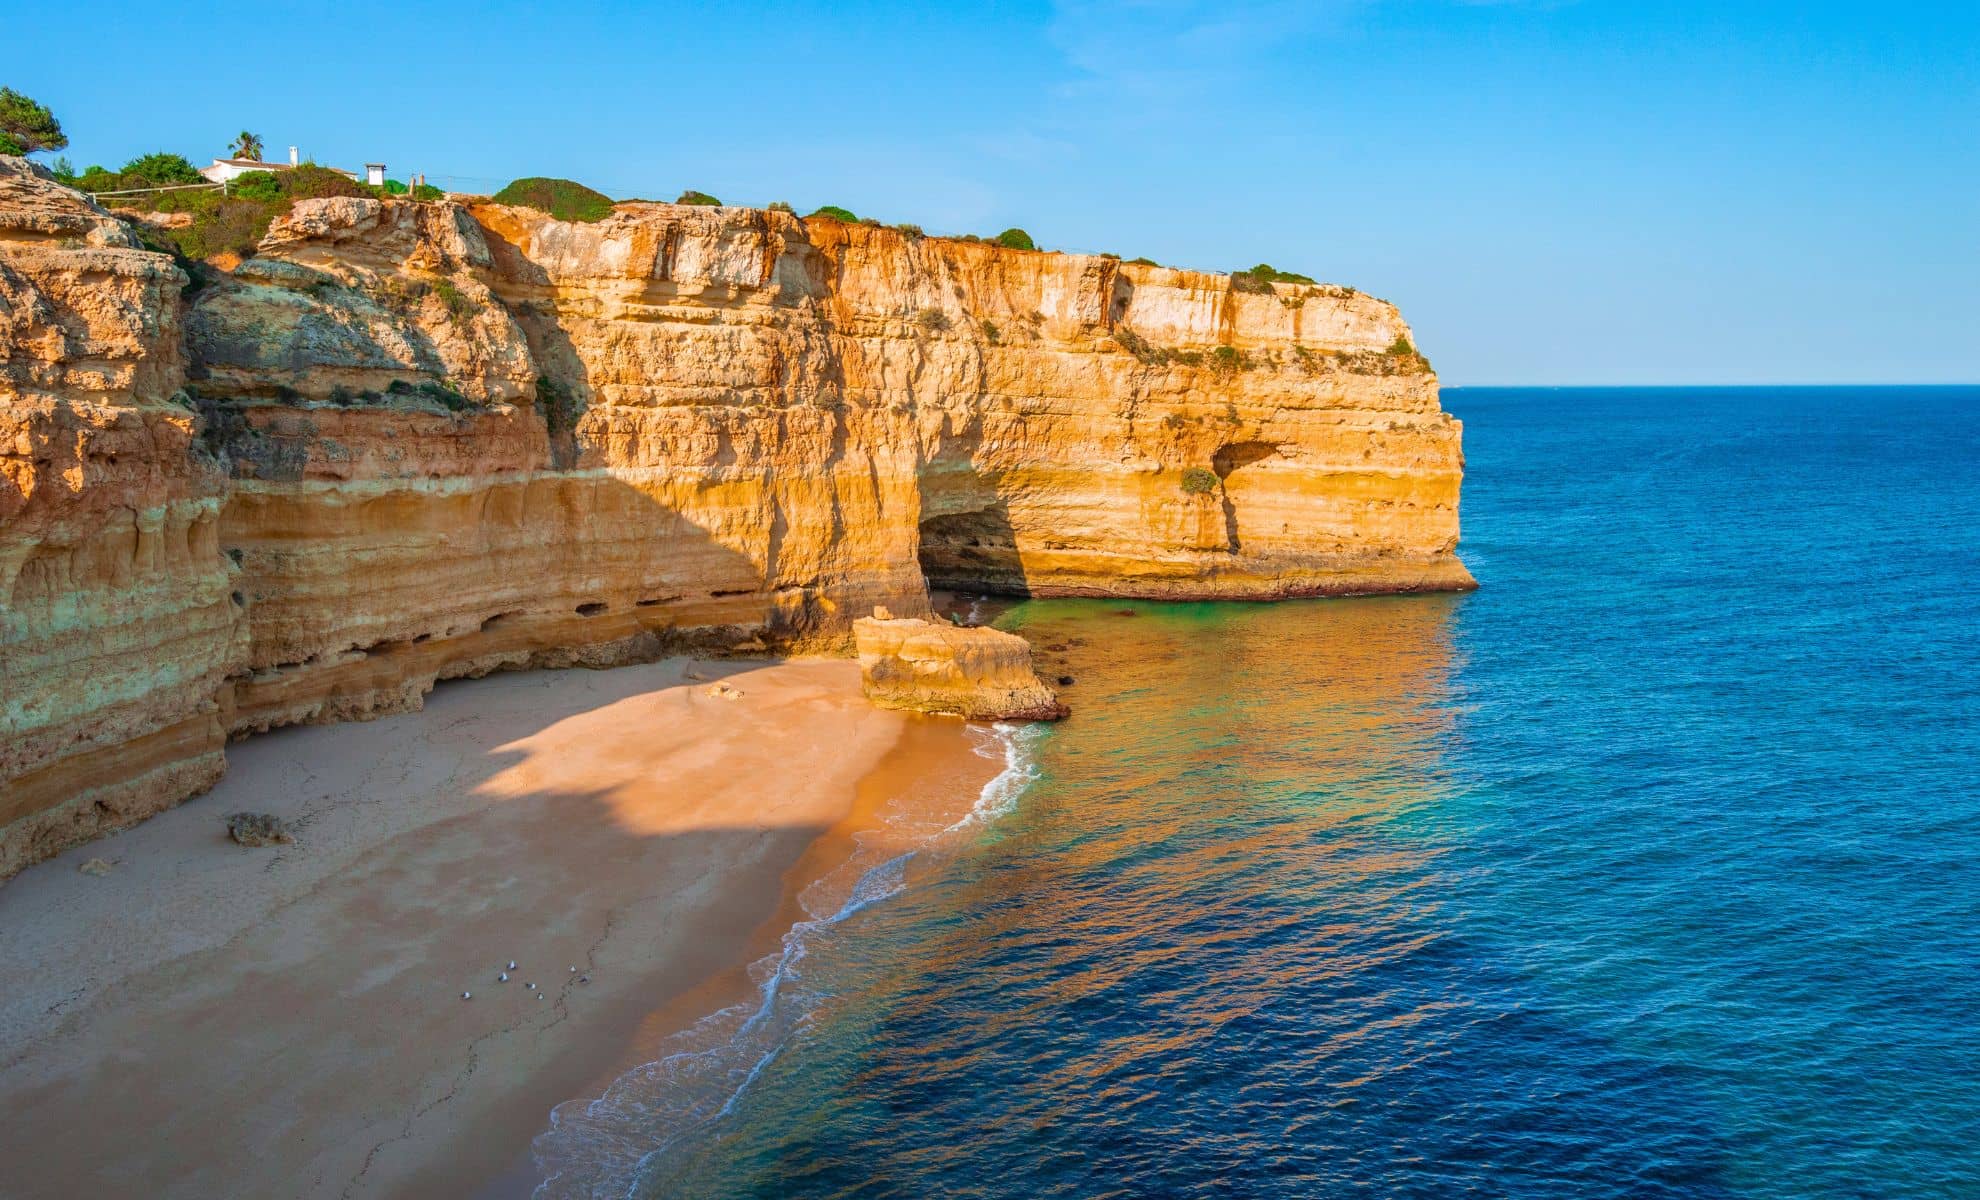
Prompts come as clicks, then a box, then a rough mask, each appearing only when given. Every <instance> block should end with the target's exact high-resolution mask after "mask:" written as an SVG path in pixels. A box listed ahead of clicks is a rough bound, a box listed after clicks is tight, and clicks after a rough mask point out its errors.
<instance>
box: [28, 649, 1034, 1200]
mask: <svg viewBox="0 0 1980 1200" xmlns="http://www.w3.org/2000/svg"><path fill="white" fill-rule="evenodd" d="M690 670H691V671H693V672H694V673H695V674H699V675H702V676H704V677H705V678H704V679H701V680H690V679H688V678H686V677H685V674H686V673H687V672H689V671H690ZM718 679H721V680H725V681H726V682H728V683H729V684H731V685H732V686H733V687H735V688H737V689H739V690H740V691H741V692H742V696H741V697H740V698H739V699H724V698H720V697H718V696H714V695H711V694H710V688H711V687H712V685H713V683H714V681H716V680H718ZM229 758H230V761H231V764H232V765H231V767H230V769H229V772H228V775H227V777H226V779H224V780H223V781H222V782H221V784H220V785H219V786H217V787H216V788H215V789H214V790H213V791H212V792H210V793H208V794H207V795H206V796H203V797H200V798H198V799H196V800H194V801H192V802H189V803H188V804H186V805H184V806H182V807H181V808H178V809H175V810H173V811H171V812H169V813H165V814H163V815H161V816H159V817H157V818H155V819H153V820H151V821H149V822H146V823H145V824H143V825H140V826H138V827H137V828H135V829H132V830H129V831H127V832H125V833H123V834H120V835H118V836H116V837H112V838H108V839H104V840H102V841H99V842H95V843H92V844H90V845H88V846H84V847H81V848H79V849H77V850H74V851H71V852H69V853H68V854H65V855H63V856H61V857H59V858H57V859H54V860H52V861H50V862H47V863H43V864H41V865H39V866H37V867H34V868H31V869H30V870H28V871H26V872H24V873H22V874H21V875H20V876H18V877H17V878H16V879H14V880H13V881H12V882H10V883H8V884H7V885H6V886H5V887H0V1130H4V1132H0V1162H4V1163H5V1176H6V1178H5V1189H4V1190H5V1192H6V1194H7V1195H9V1196H22V1197H39V1196H72V1195H90V1194H95V1195H115V1194H144V1195H151V1196H160V1197H174V1196H199V1197H208V1196H217V1195H243V1196H246V1195H256V1196H261V1195H266V1196H308V1197H330V1196H336V1197H342V1196H441V1195H471V1194H482V1195H518V1194H526V1193H527V1191H528V1189H529V1186H530V1184H531V1182H532V1180H531V1179H530V1178H529V1177H528V1176H529V1174H530V1172H529V1169H528V1160H527V1157H526V1155H527V1150H528V1146H529V1142H530V1139H531V1138H532V1137H533V1136H534V1135H535V1134H536V1133H537V1132H538V1131H539V1130H540V1129H541V1128H542V1127H543V1125H544V1123H545V1121H546V1119H547V1116H548V1113H549V1110H550V1109H551V1108H552V1107H553V1106H554V1105H556V1104H557V1103H559V1102H562V1101H564V1100H568V1099H571V1098H573V1097H579V1096H585V1095H589V1094H595V1093H596V1092H597V1091H599V1090H600V1089H601V1088H602V1086H603V1084H604V1083H606V1082H609V1081H610V1079H611V1078H613V1077H614V1076H615V1075H616V1074H617V1073H618V1072H620V1071H622V1070H624V1069H626V1068H627V1067H629V1066H632V1065H635V1064H637V1063H638V1062H641V1061H644V1060H643V1059H642V1058H641V1057H640V1055H641V1053H642V1050H643V1049H645V1048H647V1047H650V1046H651V1045H653V1044H655V1043H657V1042H658V1041H659V1040H660V1039H661V1038H663V1037H665V1036H666V1035H667V1034H669V1033H671V1032H673V1031H674V1030H676V1029H679V1028H682V1027H684V1026H685V1025H687V1024H689V1023H691V1022H692V1021H693V1020H694V1019H695V1018H696V1017H698V1016H700V1015H702V1014H703V1013H706V1012H708V1011H712V1010H713V1009H715V1008H717V1007H720V1006H721V1005H723V1004H726V1003H732V1002H733V1001H734V1000H735V999H736V998H737V997H738V996H740V995H742V994H743V993H744V992H745V991H746V989H747V988H748V987H749V983H748V979H747V974H746V965H747V964H748V963H749V962H751V961H753V960H754V959H755V958H757V957H759V956H760V955H761V954H763V953H766V952H767V950H768V949H769V948H772V947H774V946H775V945H776V942H777V939H778V938H779V937H780V936H781V935H782V932H783V930H785V929H787V928H789V926H790V923H791V921H792V920H793V919H794V917H795V914H796V911H797V909H796V897H797V895H798V893H799V892H800V891H801V890H802V889H803V888H804V887H805V886H807V885H808V884H809V883H810V882H811V881H812V880H813V879H815V878H816V877H817V876H818V875H820V874H821V873H827V872H830V871H832V870H834V869H835V868H836V867H837V866H838V865H839V864H841V863H843V862H844V861H845V860H846V858H847V856H848V854H849V852H850V847H851V844H852V839H853V838H855V837H856V836H858V835H859V834H860V833H861V832H862V831H863V830H867V829H869V828H870V827H871V826H873V824H874V823H875V822H876V820H877V817H878V810H879V808H880V807H881V806H882V805H884V804H886V803H887V802H888V800H889V799H890V798H892V797H896V796H900V795H903V794H907V793H909V792H914V793H916V794H918V795H920V796H922V797H923V802H924V803H927V804H929V805H931V806H932V807H933V808H936V809H941V810H944V811H950V812H954V811H960V810H961V809H964V808H967V806H968V803H969V802H970V801H971V800H973V799H974V796H975V794H976V791H977V790H978V789H980V788H981V786H982V784H983V783H984V782H985V781H987V780H988V778H989V777H990V776H991V775H993V774H994V773H995V772H996V770H997V769H998V766H999V765H1000V764H996V763H992V762H990V761H988V760H985V759H982V758H980V757H977V756H976V755H975V754H974V753H972V750H971V743H970V741H969V740H968V737H967V735H966V734H965V733H964V732H963V730H962V728H961V726H960V725H959V724H956V723H952V722H932V721H926V720H920V719H915V718H908V717H904V716H902V715H900V714H897V713H890V712H883V711H880V710H877V709H874V708H872V707H870V706H868V705H867V704H866V703H865V702H864V701H863V700H862V699H861V698H860V696H859V686H858V669H857V667H856V666H855V665H854V664H851V663H848V662H843V661H834V660H807V661H797V662H789V663H780V664H775V665H748V664H733V663H731V664H722V665H714V664H707V663H702V664H699V665H692V664H689V663H688V662H686V661H683V660H673V661H669V662H665V663H657V664H652V665H649V666H639V667H627V668H622V669H619V670H615V671H606V672H593V671H554V672H538V673H532V674H524V675H504V676H496V677H492V678H489V679H484V680H474V681H462V682H458V683H453V684H448V685H443V686H442V687H441V688H440V689H438V690H437V691H436V692H435V693H434V694H433V696H431V697H430V698H429V700H428V703H427V707H426V709H425V711H424V712H421V713H415V714H407V715H404V716H399V717H392V718H388V719H385V720H381V721H377V722H371V723H367V724H359V725H340V726H323V727H311V728H304V729H291V730H282V731H277V732H276V733H273V734H270V735H266V736H264V737H260V738H255V739H251V740H249V741H247V742H244V743H240V744H238V745H236V746H234V747H232V748H231V749H230V751H229ZM243 809H247V810H252V811H261V812H270V813H274V814H275V815H277V816H281V817H283V818H284V819H287V820H290V821H292V822H294V823H295V824H296V825H297V827H298V830H299V834H298V838H299V840H298V842H297V844H296V845H294V846H281V847H272V848H265V849H245V848H241V847H238V846H235V845H233V844H232V843H231V842H229V841H227V840H226V839H225V836H224V833H223V823H222V818H223V816H224V815H225V814H226V813H229V812H234V811H239V810H243ZM91 859H102V860H105V861H107V862H109V863H110V864H112V865H111V869H110V871H109V873H108V874H106V875H102V876H100V877H99V876H92V875H87V874H83V873H81V872H80V871H79V870H78V868H79V867H80V866H81V865H82V864H83V863H85V862H87V861H88V860H91ZM511 959H513V960H515V961H516V962H517V963H518V964H519V966H518V969H517V970H516V971H514V972H511V973H510V974H511V977H512V981H511V982H509V983H500V982H497V980H496V974H497V972H498V971H499V970H501V969H502V967H503V965H504V964H505V963H506V962H508V961H509V960H511ZM572 966H575V967H577V968H578V971H577V972H576V973H573V972H571V971H570V970H569V968H570V967H572ZM581 976H588V977H589V979H590V982H589V983H580V982H579V978H580V977H581ZM526 982H534V983H536V984H537V985H538V987H537V988H536V989H534V990H532V989H529V988H526V987H525V986H524V984H525V983H526ZM463 991H470V992H472V993H473V998H472V999H470V1000H462V999H461V993H462V992H463ZM539 995H540V996H541V997H542V998H541V999H539V998H538V997H539Z"/></svg>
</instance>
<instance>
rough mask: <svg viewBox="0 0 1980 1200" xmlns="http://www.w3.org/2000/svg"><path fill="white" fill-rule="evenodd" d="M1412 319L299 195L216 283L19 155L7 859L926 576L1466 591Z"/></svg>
mask: <svg viewBox="0 0 1980 1200" xmlns="http://www.w3.org/2000/svg"><path fill="white" fill-rule="evenodd" d="M1408 339H1409V330H1408V327H1407V326H1406V325H1405V324H1404V323H1403V321H1402V319H1401V317H1400V316H1399V315H1398V313H1397V312H1396V310H1395V309H1394V307H1393V306H1391V305H1389V304H1386V303H1384V302H1382V301H1379V300H1375V299H1373V298H1371V297H1368V296H1364V295H1361V294H1359V293H1355V292H1352V291H1350V290H1348V289H1343V288H1335V287H1325V286H1304V285H1301V286H1293V285H1284V284H1280V285H1257V286H1253V287H1250V288H1245V287H1238V286H1234V282H1233V280H1232V279H1231V278H1230V277H1228V276H1223V275H1213V274H1204V273H1197V272H1188V271H1178V270H1170V269H1166V268H1160V267H1150V266H1140V265H1133V264H1124V263H1121V262H1119V261H1117V260H1113V259H1109V258H1102V257H1090V256H1082V255H1062V254H1048V253H1037V252H1024V251H1015V250H1008V249H1003V248H1000V247H996V246H991V245H986V244H980V243H970V242H962V241H954V240H944V239H938V238H917V237H909V236H907V235H904V234H902V233H899V232H896V231H893V230H888V229H881V228H874V227H868V226H862V225H846V224H840V223H838V222H834V221H829V220H825V219H812V220H809V221H801V220H799V219H797V218H795V217H793V216H790V215H788V214H782V213H776V212H767V211H759V210H753V209H740V208H712V207H677V206H674V205H665V204H645V203H628V204H622V205H620V206H618V208H617V210H616V211H615V212H614V213H613V215H612V216H610V217H609V218H607V219H605V220H603V221H599V222H596V223H592V224H574V223H566V222H560V221H556V220H553V219H551V218H550V217H548V216H546V215H544V214H542V213H538V212H534V211H531V210H527V209H516V208H507V207H501V206H495V205H486V204H477V205H462V204H456V203H451V202H440V203H430V204H415V203H409V202H398V201H378V200H370V199H347V198H339V199H329V200H317V201H305V202H302V203H300V204H298V205H297V206H296V209H295V211H294V212H293V213H292V214H291V215H290V216H289V217H287V218H285V219H283V220H280V221H278V222H277V223H276V225H275V226H274V228H272V229H271V230H270V232H269V234H268V236H267V238H266V239H265V240H264V241H263V243H262V246H261V248H260V251H259V253H258V254H257V255H256V256H255V257H254V258H252V259H249V260H248V261H247V262H245V263H243V264H242V265H241V266H240V268H239V269H237V270H236V271H234V272H232V273H231V274H220V275H217V276H216V277H214V278H210V279H207V278H205V277H204V274H203V275H202V279H201V280H200V281H199V282H198V283H195V282H194V281H192V280H189V279H188V277H187V275H186V274H185V273H184V272H182V271H181V270H180V269H179V268H178V267H176V266H174V264H173V262H172V260H171V259H170V258H168V257H167V256H166V255H163V254H159V253H153V252H150V251H147V250H144V249H142V248H140V243H139V242H138V240H137V238H136V237H135V236H134V235H133V233H132V232H131V230H130V227H128V226H126V225H125V224H124V223H123V222H121V221H119V220H117V219H115V218H112V217H110V216H108V215H107V214H105V213H103V212H102V210H100V209H97V208H95V207H94V206H93V205H91V204H90V203H89V202H88V201H87V200H86V199H85V198H83V197H81V196H79V195H78V194H76V193H74V192H71V191H69V190H68V189H66V188H62V187H60V186H59V185H57V184H56V183H54V182H53V181H52V179H50V178H49V177H48V176H47V175H46V174H45V173H44V172H41V171H39V169H37V168H31V167H29V166H27V165H26V164H24V163H23V162H22V161H21V160H19V159H11V158H0V356H4V357H0V470H4V478H5V481H6V482H5V485H4V487H3V488H0V520H4V528H3V529H0V598H4V599H5V601H6V610H5V616H4V623H0V658H3V660H4V676H0V682H4V684H5V695H4V702H3V703H0V720H4V724H0V736H3V737H4V744H5V751H4V755H3V756H0V875H3V874H4V873H6V872H8V871H10V870H12V869H15V868H17V867H18V866H19V865H20V864H21V863H23V862H25V861H30V860H32V859H33V858H35V857H39V856H41V855H43V854H46V853H48V852H50V851H52V850H54V849H58V848H60V847H61V846H62V845H65V844H69V843H71V842H73V841H75V840H77V839H79V838H82V837H87V836H90V835H92V834H93V833H95V832H96V831H98V830H99V829H102V828H107V827H110V826H113V825H115V824H118V823H120V822H124V821H128V820H130V819H134V818H136V817H138V816H142V815H143V814H145V813H146V812H149V811H152V810H155V809H156V808H158V807H160V806H163V805H167V804H171V803H174V802H176V801H177V800H179V799H181V798H183V797H184V796H186V795H189V794H191V793H193V792H195V791H197V790H198V789H200V788H201V787H203V786H205V785H206V784H207V783H209V782H210V781H211V779H212V778H213V777H214V776H215V775H216V774H217V773H218V772H219V771H220V770H221V769H222V757H221V754H222V744H223V741H224V738H225V737H226V736H227V735H229V734H235V735H238V734H243V733H247V732H252V731H255V730H261V729H267V728H270V727H272V726H275V725H280V724H286V723H293V722H298V721H323V720H338V719H345V718H351V717H362V716H368V715H373V714H377V713H382V712H391V711H397V710H402V709H405V708H408V707H417V706H418V704H419V703H420V699H421V697H422V696H423V694H424V693H425V691H426V690H427V689H428V688H430V687H431V686H432V685H433V682H434V681H435V680H436V679H443V678H448V677H453V676H461V675H473V674H479V673H483V672H486V671H490V670H495V669H500V668H506V667H520V666H548V665H570V664H588V665H606V664H611V663H616V662H625V661H631V660H634V659H638V658H645V657H651V656H654V655H658V654H661V653H665V652H667V651H669V650H672V649H678V648H690V647H692V648H698V649H704V650H718V651H719V650H725V649H730V648H735V647H738V646H740V647H742V648H745V649H749V648H756V647H769V648H774V649H783V650H789V649H823V650H834V651H843V650H844V649H846V648H847V646H848V642H849V633H850V627H851V617H852V616H853V615H854V614H858V613H862V612H865V611H867V610H868V609H869V608H871V607H872V606H873V605H875V604H884V605H887V606H889V607H890V608H892V609H893V610H894V611H896V612H899V613H901V614H903V615H904V616H907V617H914V616H922V615H926V614H927V612H928V606H927V590H926V589H927V586H928V585H929V583H931V582H933V583H936V584H943V585H950V586H960V587H968V588H975V589H981V590H991V591H1000V592H1009V593H1030V594H1039V595H1050V594H1088V595H1097V594H1104V595H1120V596H1143V597H1147V596H1156V597H1159V596H1175V597H1192V596H1193V597H1246V598H1267V597H1277V596H1293V595H1318V594H1327V593H1344V592H1373V591H1398V590H1415V589H1448V588H1459V587H1465V586H1469V582H1470V580H1469V576H1468V575H1466V573H1465V571H1464V568H1463V567H1462V566H1461V565H1460V564H1459V563H1458V561H1457V559H1456V557H1455V555H1454V548H1455V545H1456V541H1457V530H1458V524H1457V500H1458V487H1459V482H1460V478H1461V474H1462V458H1461V454H1460V450H1459V429H1458V425H1457V423H1456V422H1455V421H1452V420H1451V419H1450V418H1449V417H1447V416H1445V415H1444V414H1443V413H1442V412H1441V411H1440V410H1439V408H1438V404H1437V385H1436V378H1435V376H1434V375H1432V374H1430V373H1429V371H1428V369H1427V366H1426V365H1425V364H1424V363H1423V361H1422V360H1421V359H1420V358H1418V357H1416V356H1415V355H1414V354H1413V353H1391V352H1390V350H1391V347H1395V346H1398V345H1399V344H1400V345H1401V346H1402V347H1405V348H1406V347H1407V345H1408Z"/></svg>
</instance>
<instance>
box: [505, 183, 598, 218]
mask: <svg viewBox="0 0 1980 1200" xmlns="http://www.w3.org/2000/svg"><path fill="white" fill-rule="evenodd" d="M494 200H495V203H497V204H514V205H517V206H519V207H522V208H533V209H535V210H536V211H538V212H545V213H549V214H550V215H551V216H553V217H555V218H557V219H558V220H559V221H602V220H604V219H605V218H606V217H609V216H611V215H612V198H611V197H610V196H607V195H606V194H605V193H603V192H594V191H592V190H591V189H590V188H588V187H586V186H584V185H583V184H581V183H577V182H574V181H572V180H569V179H547V178H544V177H542V176H532V177H530V178H528V179H518V180H516V181H515V182H513V183H511V184H510V185H509V186H508V187H505V188H503V189H502V190H501V191H499V192H496V193H495V196H494Z"/></svg>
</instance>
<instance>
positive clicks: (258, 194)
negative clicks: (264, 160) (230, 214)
mask: <svg viewBox="0 0 1980 1200" xmlns="http://www.w3.org/2000/svg"><path fill="white" fill-rule="evenodd" d="M227 190H228V191H229V192H230V193H232V194H233V195H235V196H238V197H240V198H241V199H243V200H276V199H280V198H281V195H282V181H281V180H279V179H277V178H275V172H273V171H249V172H247V173H246V174H244V175H236V176H234V179H233V182H232V183H229V184H228V185H227Z"/></svg>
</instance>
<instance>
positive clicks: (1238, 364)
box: [1210, 346, 1251, 375]
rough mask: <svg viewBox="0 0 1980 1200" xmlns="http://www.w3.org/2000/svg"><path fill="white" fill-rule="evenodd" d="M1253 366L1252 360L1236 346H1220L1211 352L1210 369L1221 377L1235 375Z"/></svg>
mask: <svg viewBox="0 0 1980 1200" xmlns="http://www.w3.org/2000/svg"><path fill="white" fill-rule="evenodd" d="M1250 366H1251V360H1250V359H1249V358H1246V357H1245V354H1244V351H1242V350H1239V349H1238V348H1237V347H1236V346H1219V347H1217V348H1216V349H1215V350H1212V351H1211V352H1210V368H1211V369H1212V370H1214V371H1216V372H1217V374H1219V375H1235V374H1237V373H1238V372H1239V371H1243V370H1246V369H1247V368H1249V367H1250Z"/></svg>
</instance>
